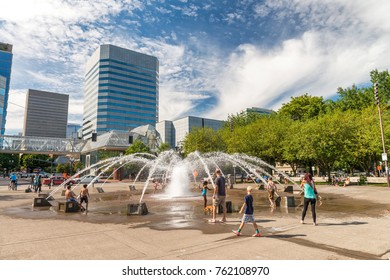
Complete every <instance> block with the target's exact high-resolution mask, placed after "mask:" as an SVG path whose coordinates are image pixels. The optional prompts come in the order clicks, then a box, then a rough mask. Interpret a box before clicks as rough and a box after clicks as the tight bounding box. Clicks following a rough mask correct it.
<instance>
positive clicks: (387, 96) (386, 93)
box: [369, 69, 390, 104]
mask: <svg viewBox="0 0 390 280" xmlns="http://www.w3.org/2000/svg"><path fill="white" fill-rule="evenodd" d="M370 77H371V83H372V85H373V84H374V83H378V89H379V90H378V92H379V98H380V100H381V103H383V104H388V102H389V101H390V74H389V72H388V70H385V71H381V72H379V71H378V70H377V69H375V70H373V71H371V72H370ZM369 91H370V93H371V94H372V96H374V91H373V87H372V86H371V87H370V88H369ZM372 100H374V99H373V98H372Z"/></svg>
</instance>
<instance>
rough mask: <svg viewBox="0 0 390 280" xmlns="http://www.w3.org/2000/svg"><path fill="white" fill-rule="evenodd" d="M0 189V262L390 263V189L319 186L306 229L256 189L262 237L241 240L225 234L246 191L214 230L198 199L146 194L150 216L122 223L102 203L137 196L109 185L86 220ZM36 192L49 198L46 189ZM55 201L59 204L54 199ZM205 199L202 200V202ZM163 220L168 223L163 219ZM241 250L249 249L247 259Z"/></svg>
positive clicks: (240, 190) (233, 194)
mask: <svg viewBox="0 0 390 280" xmlns="http://www.w3.org/2000/svg"><path fill="white" fill-rule="evenodd" d="M6 184H7V182H6V181H4V180H3V179H2V181H1V182H0V259H1V260H84V259H85V260H101V259H104V260H105V259H108V260H145V259H146V260H158V259H166V260H201V259H202V260H203V259H209V260H213V259H215V260H220V259H221V260H222V259H227V260H234V259H240V260H243V259H251V260H339V259H341V260H355V259H357V260H381V259H382V260H387V259H389V258H390V238H389V236H390V212H389V210H390V205H389V201H390V189H389V188H387V187H375V186H349V187H347V188H341V187H334V186H329V185H320V186H319V187H318V189H319V192H320V194H321V196H322V197H323V200H322V205H321V206H319V207H318V212H317V217H318V226H313V225H312V223H311V212H310V210H308V214H307V216H306V219H305V222H306V223H305V224H303V225H302V224H300V223H299V221H300V215H301V208H297V209H296V208H293V209H289V208H284V207H281V208H278V209H276V210H275V211H274V212H271V211H270V210H269V207H268V202H267V201H266V198H265V197H266V193H265V191H261V190H255V191H254V192H255V194H256V197H258V199H259V200H260V204H258V207H256V209H255V211H256V212H255V217H256V221H257V223H258V225H259V227H260V231H261V233H262V237H260V238H254V237H251V235H252V233H253V227H252V225H251V224H248V225H246V227H245V228H244V230H243V235H242V236H239V237H237V236H235V235H233V234H232V229H237V227H238V225H239V223H240V217H241V214H238V213H237V212H235V211H236V210H237V209H238V207H239V206H240V203H241V200H242V198H243V196H244V194H245V187H246V185H247V184H238V185H235V188H234V189H233V190H230V192H229V194H228V197H227V200H229V198H232V200H233V201H234V205H235V206H234V207H233V208H234V209H233V213H229V214H228V216H227V222H226V223H216V224H209V223H208V219H209V218H210V216H207V215H205V214H204V213H203V212H202V208H203V206H202V204H203V200H202V197H201V196H200V192H199V193H196V195H194V196H193V197H192V198H190V199H187V200H186V201H185V202H184V203H183V202H182V201H172V200H165V201H164V200H159V201H160V202H158V203H157V202H155V201H157V200H158V199H157V198H156V195H153V194H152V191H149V192H148V193H147V194H146V195H145V201H146V203H147V206H148V208H149V212H150V213H149V214H148V215H145V216H127V215H123V213H122V214H120V213H119V212H116V211H117V210H116V209H118V208H115V207H114V208H112V209H113V210H112V211H111V212H109V211H106V210H107V209H109V208H107V207H108V206H107V205H109V204H110V203H111V202H110V199H109V198H110V197H111V198H112V197H117V196H119V197H120V199H119V200H115V203H116V204H121V207H122V208H124V207H126V204H127V203H129V201H132V202H136V201H137V199H138V198H139V195H130V196H129V197H127V196H126V194H127V193H130V191H129V189H128V185H129V183H126V182H110V183H109V184H107V185H106V186H104V191H105V196H99V195H101V194H98V193H97V192H96V190H95V189H96V188H95V189H91V202H90V211H89V213H88V214H82V213H66V214H65V213H57V211H55V210H53V209H44V210H38V209H34V208H32V206H31V204H32V201H33V197H35V196H36V194H34V193H25V192H24V189H25V188H26V185H22V186H20V187H19V190H18V191H10V190H8V188H7V185H6ZM26 184H27V182H26ZM43 191H44V192H48V189H47V187H44V188H43ZM256 192H257V193H258V194H257V193H256ZM209 195H210V194H209ZM257 195H258V196H257ZM256 197H255V198H256ZM236 198H237V199H236ZM57 199H61V197H60V195H59V194H57V197H56V200H57ZM210 200H211V197H210V196H209V203H210ZM236 200H237V202H236ZM98 203H103V204H104V203H106V204H104V205H106V206H105V207H106V208H104V209H106V210H105V211H103V210H101V209H103V208H101V209H100V210H99V209H98V208H95V207H94V204H96V205H97V204H98ZM103 204H101V205H103ZM167 204H169V208H166V207H168V206H166V205H167ZM188 205H189V206H188ZM164 207H165V208H164ZM53 208H54V207H53ZM164 211H166V212H164ZM172 213H174V214H172ZM168 214H169V215H168ZM166 216H167V217H168V216H169V217H168V218H167V219H165V218H164V217H166ZM243 248H251V250H250V251H251V253H250V254H248V252H247V250H243Z"/></svg>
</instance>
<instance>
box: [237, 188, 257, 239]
mask: <svg viewBox="0 0 390 280" xmlns="http://www.w3.org/2000/svg"><path fill="white" fill-rule="evenodd" d="M244 209H245V212H244V215H243V216H242V219H241V224H240V227H239V228H238V230H233V233H234V234H235V235H237V236H240V235H241V230H242V229H243V228H244V226H245V223H253V227H254V228H255V230H256V232H255V234H253V235H252V236H253V237H260V232H259V228H258V227H257V224H256V221H255V217H254V215H253V196H252V187H251V186H248V187H247V188H246V196H245V198H244V204H243V205H242V207H241V209H240V212H239V213H242V212H243V211H244Z"/></svg>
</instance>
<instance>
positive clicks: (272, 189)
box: [267, 177, 279, 209]
mask: <svg viewBox="0 0 390 280" xmlns="http://www.w3.org/2000/svg"><path fill="white" fill-rule="evenodd" d="M267 189H268V200H269V202H270V207H271V209H275V208H276V206H275V194H276V195H277V196H279V194H278V190H277V187H276V185H275V183H274V182H273V181H272V178H271V177H269V178H268V185H267Z"/></svg>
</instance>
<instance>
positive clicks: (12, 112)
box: [5, 90, 27, 135]
mask: <svg viewBox="0 0 390 280" xmlns="http://www.w3.org/2000/svg"><path fill="white" fill-rule="evenodd" d="M26 93H27V90H10V92H9V96H8V107H7V119H6V130H5V133H6V134H8V135H9V134H17V132H21V131H22V130H23V125H24V108H25V103H26Z"/></svg>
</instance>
